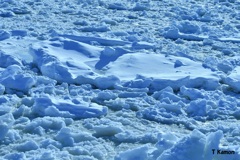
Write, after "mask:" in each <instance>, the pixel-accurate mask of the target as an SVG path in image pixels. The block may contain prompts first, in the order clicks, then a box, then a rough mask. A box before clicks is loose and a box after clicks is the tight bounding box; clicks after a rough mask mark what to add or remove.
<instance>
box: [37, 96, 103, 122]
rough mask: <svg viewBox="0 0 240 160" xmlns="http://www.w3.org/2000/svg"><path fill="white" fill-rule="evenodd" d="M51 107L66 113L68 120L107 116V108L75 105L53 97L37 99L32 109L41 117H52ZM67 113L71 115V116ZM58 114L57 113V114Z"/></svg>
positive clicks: (91, 104) (86, 104)
mask: <svg viewBox="0 0 240 160" xmlns="http://www.w3.org/2000/svg"><path fill="white" fill-rule="evenodd" d="M50 106H55V107H56V108H55V110H56V109H57V110H59V111H64V112H65V114H64V115H66V116H67V117H68V116H69V115H70V117H68V118H76V119H79V118H90V117H101V116H104V115H106V114H107V107H104V106H101V105H98V104H94V103H90V104H89V103H86V102H82V103H80V104H74V103H73V102H71V101H69V100H62V99H54V98H52V97H42V98H36V99H35V103H34V105H33V107H32V111H33V113H35V114H38V115H40V116H45V115H51V114H49V111H52V109H49V107H50ZM66 112H68V113H70V114H69V115H67V114H66ZM56 113H57V112H56Z"/></svg>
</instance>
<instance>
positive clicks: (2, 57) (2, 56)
mask: <svg viewBox="0 0 240 160" xmlns="http://www.w3.org/2000/svg"><path fill="white" fill-rule="evenodd" d="M14 64H15V65H19V66H21V62H20V60H18V59H17V58H16V57H13V56H11V55H8V54H6V53H4V52H3V51H1V50H0V67H2V68H7V67H8V66H10V65H14Z"/></svg>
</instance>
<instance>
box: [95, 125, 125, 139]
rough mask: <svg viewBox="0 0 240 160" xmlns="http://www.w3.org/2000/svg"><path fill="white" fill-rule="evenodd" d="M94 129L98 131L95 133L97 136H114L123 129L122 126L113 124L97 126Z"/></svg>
mask: <svg viewBox="0 0 240 160" xmlns="http://www.w3.org/2000/svg"><path fill="white" fill-rule="evenodd" d="M93 130H94V131H95V132H96V133H94V136H96V137H102V136H114V135H115V134H117V133H120V132H122V131H123V130H122V129H121V128H120V127H118V126H112V125H100V126H95V127H94V128H93Z"/></svg>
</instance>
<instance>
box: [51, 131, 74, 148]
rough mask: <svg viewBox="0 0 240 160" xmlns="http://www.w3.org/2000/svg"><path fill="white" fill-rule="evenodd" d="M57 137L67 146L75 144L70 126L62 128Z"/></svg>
mask: <svg viewBox="0 0 240 160" xmlns="http://www.w3.org/2000/svg"><path fill="white" fill-rule="evenodd" d="M55 139H56V140H57V141H59V142H61V144H62V145H63V146H64V147H66V146H73V145H74V139H73V137H72V135H71V130H70V129H69V128H62V129H61V130H60V131H59V132H58V133H57V135H56V137H55Z"/></svg>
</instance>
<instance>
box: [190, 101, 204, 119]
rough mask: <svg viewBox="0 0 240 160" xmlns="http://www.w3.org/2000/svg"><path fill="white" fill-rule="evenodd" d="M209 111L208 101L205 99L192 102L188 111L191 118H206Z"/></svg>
mask: <svg viewBox="0 0 240 160" xmlns="http://www.w3.org/2000/svg"><path fill="white" fill-rule="evenodd" d="M207 111H208V110H207V101H206V100H204V99H200V100H195V101H191V102H190V104H189V106H187V110H186V112H187V113H188V114H189V115H191V116H206V115H207Z"/></svg>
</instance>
